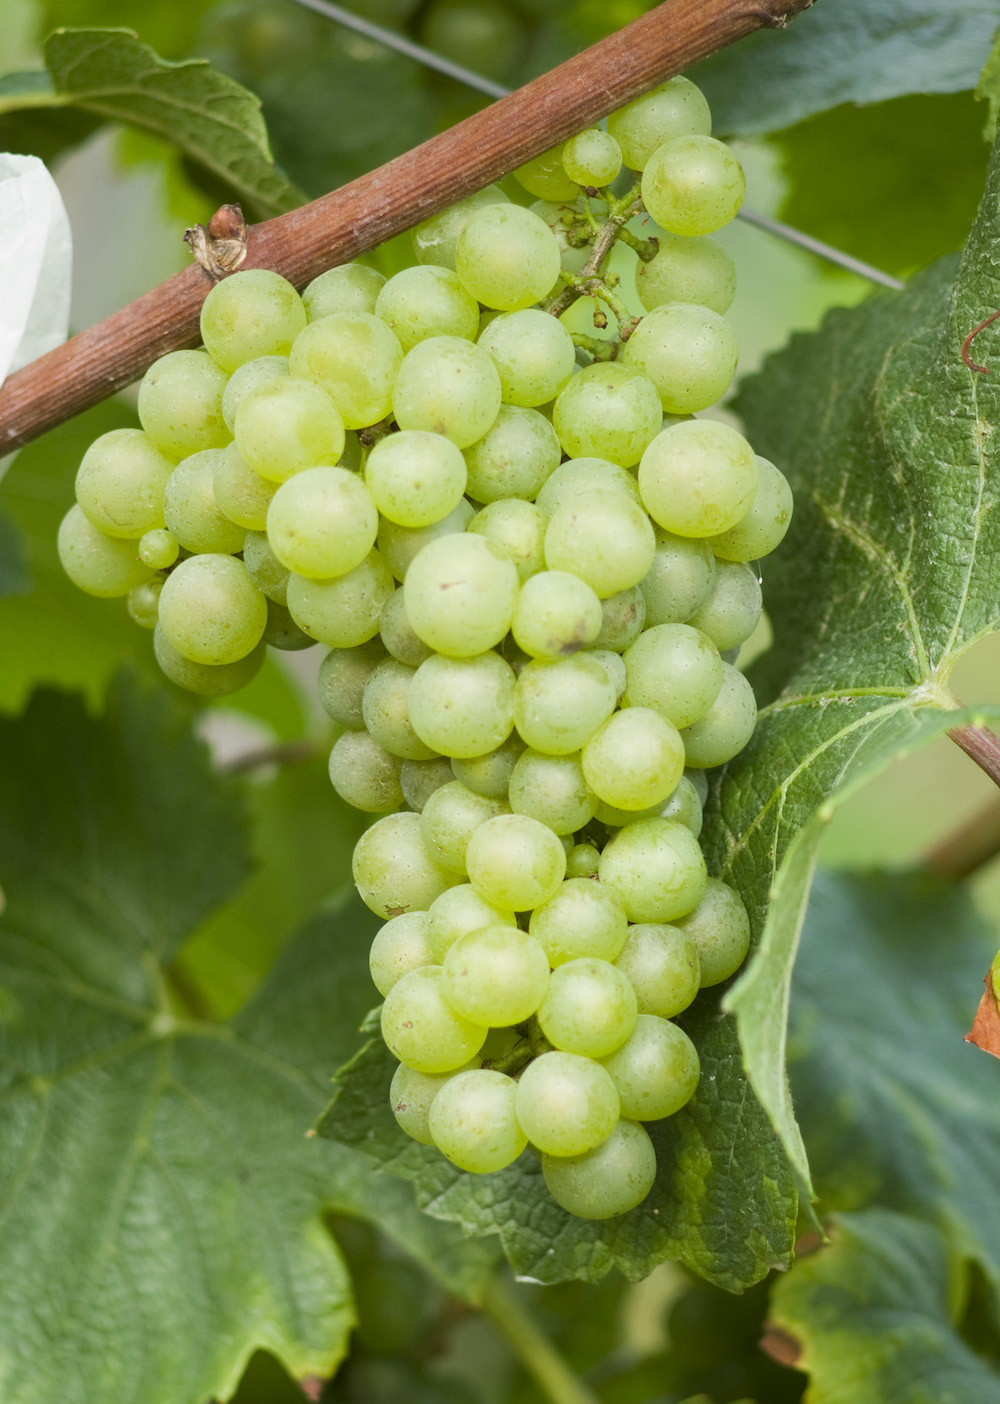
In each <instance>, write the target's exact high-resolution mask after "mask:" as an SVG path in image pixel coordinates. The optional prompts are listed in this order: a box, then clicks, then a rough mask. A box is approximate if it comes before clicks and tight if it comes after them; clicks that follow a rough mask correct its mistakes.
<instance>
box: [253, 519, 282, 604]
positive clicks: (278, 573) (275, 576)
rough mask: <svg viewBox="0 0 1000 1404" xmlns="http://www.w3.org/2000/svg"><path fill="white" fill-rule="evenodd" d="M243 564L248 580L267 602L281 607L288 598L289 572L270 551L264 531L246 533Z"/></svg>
mask: <svg viewBox="0 0 1000 1404" xmlns="http://www.w3.org/2000/svg"><path fill="white" fill-rule="evenodd" d="M243 564H244V565H245V566H246V568H247V570H248V571H249V572H250V579H251V580H252V581H253V583H254V584H255V585H256V586H257V589H258V590H260V591H262V592H263V593H264V594H265V595H266V596H267V598H268V599H269V600H273V601H274V603H275V604H280V605H283V604H285V603H286V601H287V597H288V581H289V577H290V574H291V572H290V571H289V570H288V568H287V567H286V566H283V565H282V564H281V562H280V561H279V560H278V558H277V556H276V555H275V554H274V552H273V551H272V550H271V543H270V541H268V539H267V532H266V531H248V532H247V534H246V536H245V537H244V539H243Z"/></svg>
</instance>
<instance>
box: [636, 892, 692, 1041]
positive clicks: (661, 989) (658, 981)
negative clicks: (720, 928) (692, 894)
mask: <svg viewBox="0 0 1000 1404" xmlns="http://www.w3.org/2000/svg"><path fill="white" fill-rule="evenodd" d="M695 910H697V908H696V909H695ZM615 964H616V965H617V966H618V969H619V970H620V971H621V972H622V974H623V975H627V976H628V980H629V983H630V984H631V986H632V988H633V989H634V990H635V996H636V999H637V1000H638V1002H639V1014H640V1015H643V1014H656V1015H658V1016H659V1017H660V1018H661V1019H672V1018H673V1017H674V1015H675V1014H680V1013H682V1012H683V1011H684V1010H685V1009H687V1007H688V1005H689V1004H690V1003H691V1001H692V1000H693V999H694V997H695V995H696V994H697V993H698V990H699V988H700V986H701V961H700V960H699V958H698V947H697V946H696V944H695V943H694V941H693V940H692V939H691V937H690V936H688V935H687V934H686V932H684V931H682V930H681V928H680V927H679V926H670V925H667V924H666V923H664V922H638V923H637V924H636V925H634V926H630V927H629V928H628V937H627V939H626V941H625V944H624V946H623V947H622V950H621V954H620V955H619V956H618V958H617V960H616V961H615Z"/></svg>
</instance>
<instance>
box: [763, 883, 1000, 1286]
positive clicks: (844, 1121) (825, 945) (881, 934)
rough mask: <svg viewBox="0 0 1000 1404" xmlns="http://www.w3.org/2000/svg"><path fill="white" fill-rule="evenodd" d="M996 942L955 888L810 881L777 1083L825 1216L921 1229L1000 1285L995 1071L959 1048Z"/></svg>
mask: <svg viewBox="0 0 1000 1404" xmlns="http://www.w3.org/2000/svg"><path fill="white" fill-rule="evenodd" d="M995 945H996V939H995V936H994V935H993V934H992V933H991V932H990V930H989V928H988V926H987V925H986V923H985V922H984V921H983V920H982V918H981V917H979V916H978V915H977V913H976V910H975V908H974V906H973V904H972V901H971V899H970V898H969V896H968V894H967V893H966V892H965V891H964V890H961V889H956V887H955V886H954V885H953V884H952V885H946V884H944V883H942V882H941V881H939V880H935V879H933V878H930V877H928V876H925V875H908V876H902V875H895V876H892V877H886V876H881V875H870V876H853V875H849V874H825V873H820V875H819V876H818V878H817V881H816V884H815V887H814V889H813V893H812V897H811V899H810V903H809V912H808V915H807V917H806V923H805V928H804V931H803V941H802V950H801V953H800V956H799V960H798V962H797V964H796V969H795V979H794V982H793V987H792V1007H791V1020H790V1027H789V1034H790V1039H789V1049H790V1056H789V1075H790V1077H791V1083H792V1091H793V1093H794V1096H795V1104H796V1106H797V1107H798V1108H799V1118H800V1121H801V1124H802V1131H803V1135H804V1136H805V1140H806V1144H807V1145H808V1147H809V1156H810V1160H811V1162H812V1166H813V1170H814V1172H815V1174H816V1181H817V1189H818V1192H819V1196H820V1200H821V1202H822V1204H823V1205H824V1207H826V1208H833V1209H859V1208H865V1207H867V1206H869V1205H881V1206H883V1207H885V1208H888V1209H895V1210H900V1211H902V1212H904V1213H907V1214H914V1215H919V1216H922V1217H924V1218H928V1219H933V1220H934V1221H936V1223H937V1226H938V1228H939V1229H940V1231H941V1232H942V1233H943V1234H944V1236H945V1238H946V1241H947V1242H948V1244H949V1246H950V1247H951V1248H952V1250H953V1251H954V1252H955V1253H957V1254H958V1255H959V1256H960V1257H962V1258H966V1259H973V1260H975V1261H977V1262H978V1263H979V1264H980V1265H981V1267H982V1268H983V1271H984V1272H985V1274H986V1276H987V1278H988V1279H990V1280H991V1281H992V1283H993V1284H994V1286H996V1287H1000V1223H998V1221H997V1215H996V1167H997V1163H998V1161H1000V1105H998V1101H997V1089H998V1086H1000V1068H998V1067H997V1065H996V1063H995V1062H994V1061H993V1060H992V1059H990V1058H986V1057H984V1056H983V1054H982V1053H981V1052H979V1051H978V1049H976V1048H973V1047H972V1046H971V1044H968V1043H965V1042H963V1037H964V1034H965V1031H966V1029H967V1028H968V1026H969V1021H970V1019H971V1018H972V1014H973V1011H974V1010H975V1007H976V1002H977V999H978V997H979V991H980V989H981V988H982V975H983V970H984V969H986V968H987V967H988V965H989V962H990V958H991V956H992V954H993V950H994V949H995ZM861 972H863V975H862V974H861Z"/></svg>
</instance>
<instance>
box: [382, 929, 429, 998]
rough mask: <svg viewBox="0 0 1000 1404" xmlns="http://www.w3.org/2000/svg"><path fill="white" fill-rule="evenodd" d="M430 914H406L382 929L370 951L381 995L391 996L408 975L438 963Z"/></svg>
mask: <svg viewBox="0 0 1000 1404" xmlns="http://www.w3.org/2000/svg"><path fill="white" fill-rule="evenodd" d="M430 926H431V920H430V915H429V913H427V912H403V913H402V915H401V916H397V917H393V918H392V919H391V920H390V921H387V922H386V923H385V925H384V926H380V927H379V929H378V931H376V933H375V936H374V938H373V940H372V945H371V950H370V951H369V952H368V969H369V970H370V971H371V977H372V983H373V984H374V986H375V988H376V989H377V990H378V992H379V994H380V995H387V994H388V993H389V991H390V990H391V989H392V987H393V985H395V984H396V983H397V982H398V981H400V980H401V979H402V978H403V976H404V975H409V973H410V971H411V970H421V969H422V968H423V967H424V966H425V965H433V964H434V956H433V954H432V952H431V945H430Z"/></svg>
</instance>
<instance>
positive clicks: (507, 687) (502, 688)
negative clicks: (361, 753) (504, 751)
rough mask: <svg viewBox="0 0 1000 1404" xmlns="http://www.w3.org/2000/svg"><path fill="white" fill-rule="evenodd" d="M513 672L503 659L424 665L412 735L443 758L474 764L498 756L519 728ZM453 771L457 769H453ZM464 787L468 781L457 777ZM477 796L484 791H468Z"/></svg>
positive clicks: (417, 680)
mask: <svg viewBox="0 0 1000 1404" xmlns="http://www.w3.org/2000/svg"><path fill="white" fill-rule="evenodd" d="M516 685H517V680H516V678H515V677H514V670H513V669H512V668H511V666H510V664H509V663H507V662H506V661H505V660H504V659H503V658H501V657H500V655H499V654H498V653H481V654H479V655H478V656H477V657H476V658H445V657H444V656H443V655H442V654H439V653H435V654H433V655H432V656H431V657H430V658H428V659H427V661H426V663H421V665H420V667H419V668H418V669H417V672H416V676H415V677H414V679H413V682H412V684H411V686H410V693H409V707H410V721H411V722H412V724H413V729H414V731H415V732H416V733H417V735H418V736H419V737H420V739H421V740H422V741H424V742H425V743H426V744H427V745H428V746H430V747H431V748H432V749H433V750H435V751H438V752H439V753H440V754H441V755H445V756H451V757H452V758H457V759H458V760H470V759H471V758H472V757H480V756H484V755H485V754H486V752H488V751H495V750H496V748H497V747H498V746H501V745H502V744H503V742H504V741H506V739H507V737H508V736H509V735H510V732H511V729H512V727H513V725H514V693H515V688H516ZM453 769H454V767H453ZM456 779H459V780H462V782H463V783H465V776H464V775H463V774H459V773H458V772H456ZM468 788H469V789H473V790H475V791H476V793H477V794H482V793H483V791H482V789H480V788H478V787H477V786H475V785H469V787H468Z"/></svg>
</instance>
